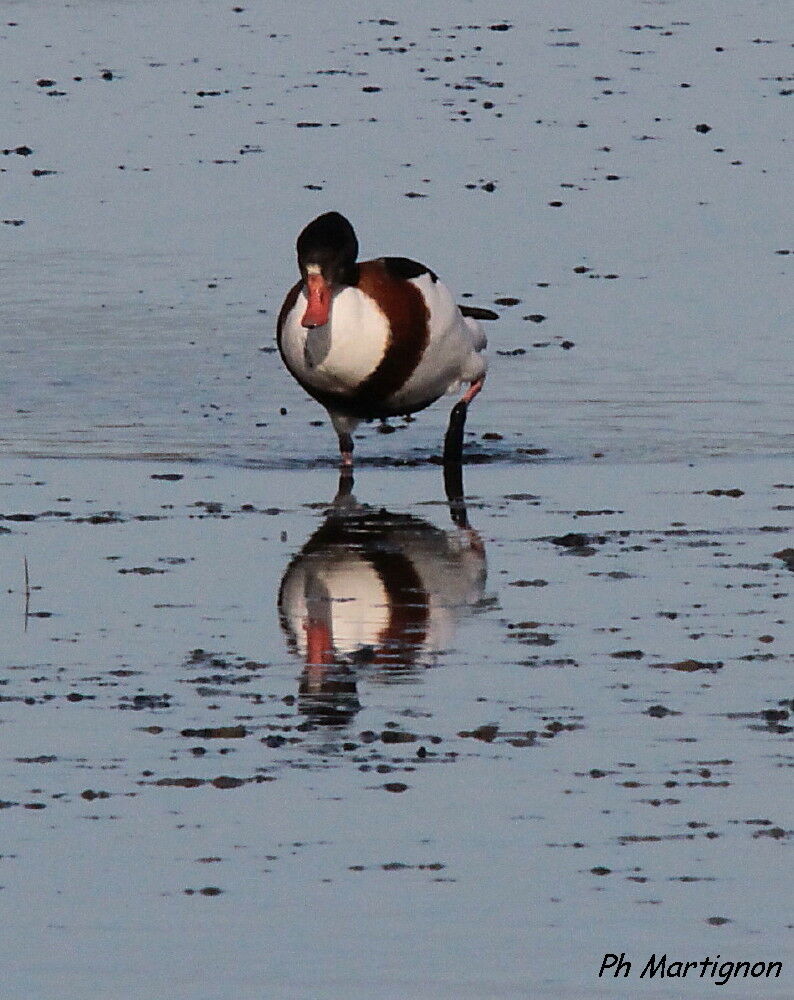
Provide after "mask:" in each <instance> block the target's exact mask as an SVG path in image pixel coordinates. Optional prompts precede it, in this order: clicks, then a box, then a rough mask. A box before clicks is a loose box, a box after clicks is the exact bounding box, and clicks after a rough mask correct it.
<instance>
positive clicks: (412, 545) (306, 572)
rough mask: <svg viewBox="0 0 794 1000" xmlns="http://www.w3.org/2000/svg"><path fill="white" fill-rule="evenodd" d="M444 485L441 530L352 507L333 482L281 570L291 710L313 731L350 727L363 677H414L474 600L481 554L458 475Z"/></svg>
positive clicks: (346, 490) (348, 483)
mask: <svg viewBox="0 0 794 1000" xmlns="http://www.w3.org/2000/svg"><path fill="white" fill-rule="evenodd" d="M445 486H446V489H447V499H448V501H449V507H450V514H451V517H452V522H453V526H452V527H451V528H450V529H449V530H444V529H442V528H439V527H437V526H435V525H433V524H431V523H430V522H429V521H425V520H424V519H422V518H420V517H416V516H414V515H412V514H405V513H393V512H391V511H388V510H385V509H382V508H374V507H370V506H368V505H366V504H360V503H358V501H357V500H356V499H355V497H354V496H353V493H352V487H353V479H352V476H350V475H344V474H343V475H342V476H341V477H340V480H339V492H338V493H337V496H336V497H335V499H334V501H333V503H332V505H331V507H330V509H329V511H328V513H327V515H326V518H325V521H324V522H323V524H322V525H321V526H320V527H319V528H318V529H317V530H316V531H315V532H314V534H313V535H312V536H311V538H309V540H308V541H307V542H306V544H305V545H304V546H303V548H302V549H301V550H300V552H299V553H298V554H297V555H296V556H295V557H294V558H293V559H292V561H291V562H290V564H289V565H288V566H287V569H286V571H285V573H284V576H283V578H282V581H281V587H280V589H279V597H278V607H279V614H280V620H281V626H282V628H283V630H284V633H285V635H286V638H287V645H288V647H289V648H290V650H291V651H292V652H293V653H295V654H296V655H298V656H300V658H301V659H302V661H303V663H304V668H303V671H302V674H301V678H300V684H299V705H300V709H301V711H302V712H304V713H305V714H306V715H307V716H308V717H309V718H310V719H311V720H312V721H313V722H315V723H318V724H322V725H332V726H333V725H345V724H346V723H348V722H350V721H351V720H352V719H353V717H354V716H355V714H356V712H358V710H359V709H360V707H361V704H360V702H359V698H358V690H357V681H358V679H359V677H360V676H361V675H362V674H363V673H366V676H367V678H368V679H370V680H373V681H375V680H377V681H382V682H389V683H395V682H400V681H405V680H408V679H410V678H412V677H414V676H415V675H416V674H417V672H419V671H420V670H421V669H423V668H424V667H425V666H428V665H430V664H432V663H433V662H434V661H435V659H436V657H437V655H438V653H439V652H441V651H443V650H444V649H446V648H447V647H448V646H449V644H450V641H451V639H452V636H453V634H454V630H455V624H456V622H457V620H458V619H459V618H460V617H461V616H463V615H464V614H466V613H469V612H470V611H471V610H472V609H473V608H475V607H476V606H477V605H478V604H479V603H480V602H481V601H482V599H483V594H484V590H485V579H486V562H485V547H484V545H483V542H482V539H481V538H480V536H479V534H478V533H477V532H476V531H475V530H474V529H473V528H472V527H471V526H470V525H469V523H468V517H467V513H466V507H465V504H464V502H463V499H462V482H461V480H460V475H459V474H458V475H453V476H452V478H450V476H449V473H447V474H446V475H445Z"/></svg>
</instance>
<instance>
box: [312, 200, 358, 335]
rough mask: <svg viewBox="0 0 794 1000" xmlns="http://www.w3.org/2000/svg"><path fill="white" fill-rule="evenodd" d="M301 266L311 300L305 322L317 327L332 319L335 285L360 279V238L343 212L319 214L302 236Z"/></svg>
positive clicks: (348, 283)
mask: <svg viewBox="0 0 794 1000" xmlns="http://www.w3.org/2000/svg"><path fill="white" fill-rule="evenodd" d="M297 247H298V267H299V268H300V272H301V277H302V278H303V281H304V285H305V288H306V298H307V300H308V302H307V306H306V312H305V313H304V315H303V319H302V320H301V323H302V325H303V326H305V327H307V328H309V329H313V328H314V327H317V326H325V324H326V323H327V322H328V318H329V314H330V309H331V304H332V302H333V294H334V289H336V288H340V287H343V286H345V285H355V284H356V283H357V282H358V265H357V264H356V257H357V256H358V240H357V239H356V234H355V232H354V231H353V227H352V226H351V225H350V223H349V222H348V221H347V219H346V218H345V217H344V215H340V214H339V212H326V213H325V215H318V216H317V218H316V219H315V220H314V221H313V222H310V223H309V225H308V226H306V228H305V229H304V230H303V232H302V233H301V234H300V236H299V237H298V244H297Z"/></svg>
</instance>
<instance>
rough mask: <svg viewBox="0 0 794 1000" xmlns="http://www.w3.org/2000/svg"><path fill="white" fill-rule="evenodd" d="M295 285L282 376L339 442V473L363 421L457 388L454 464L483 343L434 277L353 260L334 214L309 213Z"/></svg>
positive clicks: (410, 263)
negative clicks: (304, 395) (305, 396)
mask: <svg viewBox="0 0 794 1000" xmlns="http://www.w3.org/2000/svg"><path fill="white" fill-rule="evenodd" d="M297 251H298V267H299V269H300V281H298V282H297V283H296V284H295V285H294V286H293V287H292V288H291V289H290V291H289V292H288V293H287V297H286V299H285V300H284V305H283V306H282V307H281V312H280V314H279V317H278V329H277V340H278V347H279V351H280V352H281V357H282V358H283V360H284V364H285V365H286V366H287V368H288V369H289V371H290V373H291V374H292V375H293V376H294V378H295V379H297V381H298V382H299V383H300V384H301V385H302V386H303V388H304V389H305V390H306V392H308V393H309V395H310V396H313V397H314V399H316V400H317V401H318V402H319V403H321V404H322V405H323V406H324V407H325V408H326V410H327V411H328V415H329V416H330V418H331V423H332V424H333V426H334V429H335V430H336V433H337V435H338V437H339V451H340V453H341V461H342V467H343V468H346V469H350V468H351V467H352V464H353V438H352V432H353V431H354V430H355V428H356V427H357V426H358V424H359V423H360V422H361V421H362V420H372V419H384V418H387V417H395V416H403V415H407V414H409V413H415V412H416V411H417V410H422V409H424V408H425V407H426V406H429V405H430V404H431V403H434V402H435V401H436V400H437V399H439V398H440V397H441V396H443V395H444V394H445V393H448V392H456V391H458V390H459V389H460V387H461V384H462V383H468V384H469V388H468V389H467V391H466V392H465V393H464V395H463V396H462V398H461V399H460V401H459V402H458V404H457V405H456V406H455V408H454V409H453V411H452V415H451V417H450V424H449V430H448V431H447V436H446V439H445V447H444V460H445V462H460V459H461V443H462V438H463V423H464V421H465V418H466V410H467V407H468V404H469V403H470V402H471V400H472V399H474V397H475V396H476V395H477V393H478V392H479V391H480V389H481V388H482V385H483V381H484V379H485V372H486V367H487V364H486V360H485V358H484V357H483V354H482V351H483V349H484V348H485V346H486V338H485V334H484V333H483V330H482V328H481V326H480V324H479V323H478V322H477V320H476V319H475V318H474V317H473V316H472V315H471V313H473V312H476V310H467V309H466V307H465V306H463V307H459V306H457V305H456V304H455V300H454V299H453V297H452V294H451V293H450V291H449V289H448V288H447V287H446V286H445V285H444V284H442V282H441V281H439V280H438V277H437V276H436V275H435V274H434V273H433V271H431V270H430V268H428V267H425V265H424V264H418V263H417V262H416V261H414V260H409V259H407V258H405V257H379V258H377V259H376V260H367V261H362V262H360V263H358V262H357V261H356V258H357V256H358V240H357V239H356V234H355V232H354V230H353V227H352V226H351V224H350V223H349V222H348V220H347V219H346V218H345V217H344V216H343V215H340V214H339V212H326V213H325V214H324V215H320V216H318V218H316V219H315V220H314V221H313V222H310V223H309V224H308V226H306V228H305V229H304V230H303V232H301V234H300V236H299V237H298V241H297Z"/></svg>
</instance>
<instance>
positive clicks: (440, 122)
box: [0, 0, 794, 466]
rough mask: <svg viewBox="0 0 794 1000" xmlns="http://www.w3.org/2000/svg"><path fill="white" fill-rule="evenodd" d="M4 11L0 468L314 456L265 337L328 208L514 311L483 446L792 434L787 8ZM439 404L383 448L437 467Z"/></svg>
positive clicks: (494, 330) (323, 432)
mask: <svg viewBox="0 0 794 1000" xmlns="http://www.w3.org/2000/svg"><path fill="white" fill-rule="evenodd" d="M0 6H1V7H2V11H3V14H4V17H3V20H2V23H3V25H4V27H3V28H2V30H0V54H2V59H1V60H0V66H2V69H0V74H2V83H3V90H4V93H6V94H7V96H8V99H9V102H10V103H9V110H10V114H9V115H8V116H7V117H6V120H5V124H4V127H3V134H2V142H1V143H0V144H1V145H2V147H3V148H4V149H6V150H8V151H9V152H8V155H7V156H4V157H3V158H2V160H0V169H2V174H0V182H2V192H3V201H2V208H3V210H2V213H0V214H1V215H2V218H3V220H5V221H6V222H7V223H13V222H15V221H17V222H20V221H21V222H22V223H23V224H21V225H11V224H5V225H3V226H2V227H0V239H2V241H3V258H4V259H3V264H2V282H3V296H2V306H0V318H2V324H0V359H2V361H3V365H2V374H0V388H2V391H3V393H4V396H5V397H6V398H8V399H10V400H11V402H12V405H11V406H9V408H8V409H9V411H10V412H8V413H6V414H5V415H4V420H3V427H2V429H1V430H0V445H2V447H3V448H4V450H6V451H11V452H14V453H16V454H46V455H53V456H57V455H63V454H76V455H83V456H86V455H109V454H115V455H141V454H143V455H160V454H164V453H165V454H178V455H180V456H184V457H186V458H190V459H194V458H206V457H212V458H216V459H228V460H230V461H233V462H235V463H239V462H250V461H262V462H264V463H265V464H266V465H268V466H273V465H276V466H281V465H284V464H294V463H295V462H305V461H307V460H315V459H316V458H318V457H321V456H325V455H326V454H327V453H328V452H329V450H331V449H332V443H333V437H332V435H331V436H330V437H329V431H328V429H327V428H325V427H322V428H320V427H313V426H311V423H312V421H315V420H318V421H319V420H322V417H323V414H322V411H321V410H320V408H319V407H317V406H316V405H314V404H311V405H308V406H307V405H306V401H305V399H304V397H303V396H302V394H301V393H300V391H299V390H298V389H297V387H294V386H292V385H291V384H289V381H288V380H286V379H285V378H284V373H283V371H282V369H281V366H280V362H279V360H278V357H277V355H276V354H274V353H272V347H273V328H274V323H275V317H276V315H277V312H278V308H279V305H280V303H281V300H282V298H283V296H284V294H285V290H286V289H287V288H289V287H290V285H291V284H292V282H293V281H294V275H295V264H294V260H293V249H292V248H293V245H294V239H295V235H296V233H297V231H298V230H299V229H300V228H301V226H302V225H303V224H304V223H305V221H306V220H308V219H309V218H311V217H312V216H313V215H314V214H317V213H319V212H320V211H324V210H327V209H328V208H331V207H333V208H338V209H341V210H343V211H345V212H346V213H347V214H349V215H350V217H351V218H352V219H353V221H354V223H355V225H356V227H357V229H358V231H359V237H360V242H361V244H362V252H363V254H364V255H365V256H366V255H370V256H375V255H377V254H379V253H384V252H386V253H400V254H404V255H409V256H413V257H415V258H417V259H420V260H422V261H425V262H426V263H428V264H429V265H430V266H432V267H433V268H434V269H436V270H437V271H438V272H439V273H440V274H441V275H442V277H444V279H445V280H446V281H447V282H448V283H449V284H450V285H451V286H452V287H453V288H454V289H456V291H457V292H458V293H459V294H460V295H461V296H462V295H470V296H471V297H472V298H471V301H472V302H475V303H478V304H482V305H485V306H492V305H493V304H494V300H495V299H500V298H505V297H508V298H514V299H519V300H520V302H519V303H518V304H516V305H512V306H508V305H500V306H497V309H498V311H499V312H500V313H501V318H500V320H498V321H497V322H495V323H493V324H491V325H490V334H491V344H492V350H491V380H490V382H489V385H488V393H487V395H486V396H484V397H483V398H482V400H481V402H480V403H479V405H478V407H477V411H476V420H475V418H474V416H473V419H472V426H471V435H472V439H473V441H472V448H474V447H475V443H476V442H477V441H480V446H481V447H482V448H484V449H485V450H486V451H487V452H488V453H489V454H491V453H495V454H496V455H497V456H499V457H505V458H510V459H511V460H520V459H521V452H520V451H519V450H518V449H520V448H523V447H543V448H546V449H548V450H549V452H550V453H551V454H553V455H557V456H563V457H572V456H573V457H589V456H590V455H591V454H592V453H593V452H594V451H598V452H604V453H605V454H606V455H607V456H610V457H612V458H613V459H616V460H619V459H622V460H634V459H636V458H638V457H639V458H641V459H656V458H677V459H685V458H687V457H693V456H704V455H710V454H729V455H736V454H771V453H778V452H780V451H786V450H790V447H791V425H792V416H794V414H792V397H791V392H790V390H789V386H790V384H791V376H792V370H791V368H792V352H791V326H792V319H793V318H794V312H792V299H791V291H790V289H791V260H792V257H791V251H792V250H793V249H794V248H792V246H791V245H790V238H791V232H790V219H789V218H788V215H787V213H786V211H785V206H787V205H788V202H789V172H790V171H789V161H790V158H789V155H788V152H787V150H788V146H787V140H788V139H790V136H789V134H788V130H787V123H788V120H789V116H788V111H789V109H790V96H788V95H789V93H790V90H791V86H790V83H791V81H790V74H791V67H790V65H789V62H790V60H789V58H788V53H789V51H790V44H789V40H788V29H789V27H790V24H789V19H788V17H787V13H788V12H787V11H786V10H785V9H784V7H781V6H778V5H774V4H769V3H762V2H757V3H751V4H747V3H727V4H722V5H720V6H719V8H713V9H708V10H704V9H703V8H702V5H700V4H693V3H680V4H676V5H675V7H674V8H673V6H670V5H668V4H659V3H651V4H647V3H632V4H628V5H627V4H625V3H617V2H607V3H602V4H599V6H598V13H597V14H595V13H593V12H592V11H589V9H588V8H587V7H586V6H583V5H581V4H575V3H574V4H571V3H558V2H555V3H554V4H550V3H549V4H542V3H539V4H533V5H532V11H531V13H525V14H524V15H523V16H516V18H515V19H513V20H512V21H511V22H509V23H510V24H511V25H512V27H511V28H510V30H494V29H496V28H500V26H501V25H503V24H505V22H504V21H502V20H500V19H499V17H497V12H496V10H495V9H493V8H491V7H490V6H489V5H488V4H486V3H469V4H466V5H464V6H463V7H461V6H460V5H459V4H449V3H428V4H423V5H422V8H421V11H414V12H411V13H410V14H406V13H403V12H395V14H394V16H393V17H392V16H391V15H390V14H389V13H388V12H378V13H373V11H372V9H371V8H370V6H369V5H368V4H361V3H351V2H348V3H342V4H339V5H336V6H335V8H334V13H333V16H332V15H331V14H330V13H328V12H326V13H324V14H323V15H322V16H319V17H318V16H311V17H309V16H307V17H304V18H301V19H298V20H297V21H296V17H295V12H294V6H293V5H292V4H287V3H274V4H268V5H266V6H265V7H260V6H259V5H256V6H254V5H251V6H249V7H245V8H244V9H242V10H241V11H239V12H237V11H235V10H234V9H233V8H232V7H231V6H230V7H218V6H217V5H216V4H214V3H201V2H196V0H192V2H189V3H186V2H176V3H171V4H168V5H167V6H166V7H163V5H161V4H157V3H146V2H138V3H115V2H107V3H100V4H96V3H80V2H78V3H70V4H63V5H61V4H53V3H49V2H48V3H36V2H29V3H25V4H19V3H7V2H6V3H3V4H2V5H0ZM392 21H396V22H397V23H394V24H392V23H391V22H392ZM103 73H104V74H105V76H107V75H108V74H110V78H108V79H105V78H103V75H102V74H103ZM77 78H79V79H77ZM37 81H45V82H46V81H52V84H51V85H46V86H37ZM307 123H308V125H310V126H313V127H308V126H307ZM697 125H708V126H709V128H710V131H708V132H698V131H696V128H695V127H696V126H697ZM429 135H432V139H433V141H432V142H428V136H429ZM26 148H27V149H30V150H31V152H30V154H29V155H20V154H18V153H16V152H15V150H16V149H26ZM351 151H353V155H352V156H351ZM34 171H38V172H39V175H37V176H34V175H33V172H34ZM42 171H43V172H44V173H41V172H42ZM491 185H493V190H487V189H486V188H490V186H491ZM420 196H421V197H420ZM557 202H560V203H561V204H559V205H556V204H555V203H557ZM577 269H578V273H577ZM527 317H542V319H541V320H540V321H539V322H538V321H537V320H533V319H528V318H527ZM563 342H569V343H573V345H574V346H573V347H570V348H569V349H567V350H565V349H563V348H562V344H563ZM260 347H261V348H264V349H265V350H267V351H270V352H271V353H260V352H259V351H258V349H259V348H260ZM516 351H522V352H524V353H518V354H516V353H514V352H516ZM500 352H502V353H500ZM283 407H286V409H287V410H288V413H287V414H286V415H282V414H281V413H280V410H281V409H282V408H283ZM443 419H444V415H443V413H442V412H440V411H439V410H432V411H430V412H429V413H426V414H424V415H422V417H421V418H420V422H419V423H418V425H415V426H414V427H413V428H412V432H411V434H410V435H407V434H406V435H403V434H400V435H399V437H397V438H394V439H393V441H390V442H389V445H390V448H389V450H390V451H392V450H394V448H396V447H399V450H400V453H401V454H405V455H409V456H412V457H415V458H416V457H419V458H424V457H426V456H427V455H428V454H430V453H433V452H434V451H436V450H437V441H438V436H439V432H440V429H441V427H442V424H443ZM488 431H491V432H494V431H495V432H498V433H500V434H502V435H503V439H502V441H501V442H499V443H498V444H486V445H483V444H482V442H481V440H480V439H481V435H482V433H484V432H488ZM298 435H299V436H300V439H301V441H302V447H301V449H300V451H299V453H298V454H296V449H295V440H296V437H297V436H298ZM370 439H371V440H370ZM380 445H381V442H380V440H379V439H378V438H372V435H371V434H370V436H369V438H368V439H367V441H366V443H365V444H363V445H362V446H361V451H362V454H363V455H364V456H375V455H377V454H379V453H380V452H381V450H382V449H381V447H380Z"/></svg>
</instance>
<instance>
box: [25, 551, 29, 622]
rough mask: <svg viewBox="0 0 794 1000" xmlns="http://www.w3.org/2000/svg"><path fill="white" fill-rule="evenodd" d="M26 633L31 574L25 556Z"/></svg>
mask: <svg viewBox="0 0 794 1000" xmlns="http://www.w3.org/2000/svg"><path fill="white" fill-rule="evenodd" d="M24 559H25V631H27V628H28V617H29V614H30V573H29V571H28V557H27V556H25V557H24Z"/></svg>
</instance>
